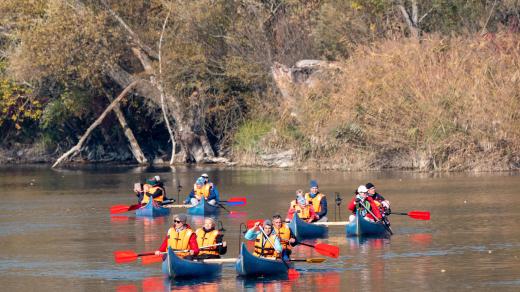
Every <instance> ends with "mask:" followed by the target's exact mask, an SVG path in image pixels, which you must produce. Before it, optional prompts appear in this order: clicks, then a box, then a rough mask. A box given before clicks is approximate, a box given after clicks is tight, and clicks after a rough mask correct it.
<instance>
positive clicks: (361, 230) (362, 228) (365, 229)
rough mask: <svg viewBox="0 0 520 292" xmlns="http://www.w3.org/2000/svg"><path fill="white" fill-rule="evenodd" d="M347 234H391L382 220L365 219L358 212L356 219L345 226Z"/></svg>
mask: <svg viewBox="0 0 520 292" xmlns="http://www.w3.org/2000/svg"><path fill="white" fill-rule="evenodd" d="M345 230H346V232H347V236H385V237H386V236H389V235H390V232H388V230H387V229H386V227H385V225H383V223H382V222H372V221H368V220H365V219H364V218H363V216H360V215H359V213H358V212H356V219H355V220H354V221H353V222H351V223H349V224H347V226H346V227H345Z"/></svg>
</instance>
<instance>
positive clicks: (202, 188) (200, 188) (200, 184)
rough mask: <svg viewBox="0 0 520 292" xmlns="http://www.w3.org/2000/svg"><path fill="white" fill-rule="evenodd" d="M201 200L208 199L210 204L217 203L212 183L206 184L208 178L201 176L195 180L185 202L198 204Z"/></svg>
mask: <svg viewBox="0 0 520 292" xmlns="http://www.w3.org/2000/svg"><path fill="white" fill-rule="evenodd" d="M200 200H206V201H207V202H208V204H210V205H216V204H217V195H216V193H215V191H214V189H213V188H212V187H211V185H210V184H206V180H205V179H204V178H203V177H199V178H198V179H197V181H195V185H194V186H193V190H191V192H190V194H189V195H188V197H187V198H186V200H185V201H184V203H185V204H192V205H194V206H195V205H197V204H198V203H199V202H200Z"/></svg>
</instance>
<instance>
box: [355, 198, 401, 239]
mask: <svg viewBox="0 0 520 292" xmlns="http://www.w3.org/2000/svg"><path fill="white" fill-rule="evenodd" d="M360 205H361V206H362V207H363V208H365V210H366V211H367V212H368V213H370V215H372V217H374V220H376V222H381V223H382V224H383V226H384V227H385V229H386V230H387V231H388V232H390V234H391V235H393V234H394V233H393V232H392V229H391V228H390V226H388V225H387V224H386V222H385V221H383V220H381V219H378V218H377V217H376V215H374V213H373V212H372V211H371V210H370V209H368V208H367V207H365V205H363V204H360Z"/></svg>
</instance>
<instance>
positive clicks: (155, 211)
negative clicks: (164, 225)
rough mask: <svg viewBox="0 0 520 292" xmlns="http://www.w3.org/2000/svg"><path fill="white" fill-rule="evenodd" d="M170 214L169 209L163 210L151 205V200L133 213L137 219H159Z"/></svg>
mask: <svg viewBox="0 0 520 292" xmlns="http://www.w3.org/2000/svg"><path fill="white" fill-rule="evenodd" d="M168 214H170V209H169V208H163V207H161V206H158V205H157V204H154V203H153V200H150V201H148V204H146V205H145V206H144V207H141V208H139V209H137V210H136V211H135V215H136V216H138V217H150V218H153V217H161V216H167V215H168Z"/></svg>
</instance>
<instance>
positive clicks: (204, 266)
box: [162, 248, 222, 278]
mask: <svg viewBox="0 0 520 292" xmlns="http://www.w3.org/2000/svg"><path fill="white" fill-rule="evenodd" d="M162 271H163V273H164V274H165V275H168V276H169V277H170V278H201V277H204V278H208V277H215V276H218V275H220V273H221V272H222V264H220V263H204V262H199V261H189V260H185V259H181V258H180V257H178V256H177V255H175V253H174V252H173V250H172V249H171V248H168V256H167V257H166V260H164V261H163V263H162Z"/></svg>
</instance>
